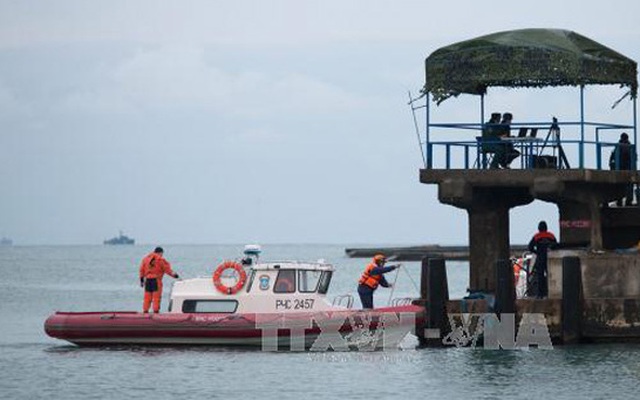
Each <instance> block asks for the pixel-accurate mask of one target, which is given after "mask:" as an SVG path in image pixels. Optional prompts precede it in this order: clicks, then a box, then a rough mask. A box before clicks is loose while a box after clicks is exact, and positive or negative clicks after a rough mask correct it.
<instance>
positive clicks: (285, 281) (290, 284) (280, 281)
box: [273, 269, 296, 293]
mask: <svg viewBox="0 0 640 400" xmlns="http://www.w3.org/2000/svg"><path fill="white" fill-rule="evenodd" d="M273 291H274V292H275V293H293V292H295V291H296V270H295V269H281V270H280V271H279V272H278V278H276V284H275V285H274V287H273Z"/></svg>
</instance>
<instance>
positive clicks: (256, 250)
mask: <svg viewBox="0 0 640 400" xmlns="http://www.w3.org/2000/svg"><path fill="white" fill-rule="evenodd" d="M260 253H262V248H261V247H260V245H259V244H248V245H246V246H244V254H245V255H246V256H256V257H257V256H259V255H260Z"/></svg>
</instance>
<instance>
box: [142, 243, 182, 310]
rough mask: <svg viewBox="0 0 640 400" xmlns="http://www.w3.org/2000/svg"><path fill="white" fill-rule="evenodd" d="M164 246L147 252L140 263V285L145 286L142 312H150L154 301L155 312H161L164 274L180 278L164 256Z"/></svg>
mask: <svg viewBox="0 0 640 400" xmlns="http://www.w3.org/2000/svg"><path fill="white" fill-rule="evenodd" d="M163 254H164V250H163V249H162V247H156V248H155V250H154V251H153V253H149V254H147V256H146V257H145V258H143V259H142V262H141V263H140V287H143V288H144V301H143V302H142V312H144V313H148V312H149V307H150V306H151V303H152V302H153V312H154V313H156V314H157V313H159V312H160V300H161V299H162V277H163V276H164V274H167V275H169V276H172V277H173V278H176V279H178V274H176V273H175V272H173V270H172V269H171V264H169V262H168V261H167V260H165V259H164V257H163V256H162V255H163Z"/></svg>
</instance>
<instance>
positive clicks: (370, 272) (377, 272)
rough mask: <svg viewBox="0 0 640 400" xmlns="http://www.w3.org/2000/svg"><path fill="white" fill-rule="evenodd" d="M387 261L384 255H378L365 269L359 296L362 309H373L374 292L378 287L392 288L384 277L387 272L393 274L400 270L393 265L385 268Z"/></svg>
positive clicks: (361, 278) (360, 283)
mask: <svg viewBox="0 0 640 400" xmlns="http://www.w3.org/2000/svg"><path fill="white" fill-rule="evenodd" d="M386 262H387V259H386V257H385V256H384V255H382V254H377V255H376V256H375V257H373V260H372V261H371V263H370V264H369V265H367V268H365V270H364V273H363V274H362V277H360V280H359V281H358V294H359V295H360V302H361V303H362V308H364V309H370V308H373V292H374V291H375V290H376V289H377V288H378V285H380V286H382V287H386V288H388V287H391V286H392V285H391V284H390V283H389V282H387V280H386V279H384V275H383V274H386V273H387V272H391V271H393V270H394V269H396V268H398V266H397V265H391V266H388V267H385V266H384V264H385V263H386Z"/></svg>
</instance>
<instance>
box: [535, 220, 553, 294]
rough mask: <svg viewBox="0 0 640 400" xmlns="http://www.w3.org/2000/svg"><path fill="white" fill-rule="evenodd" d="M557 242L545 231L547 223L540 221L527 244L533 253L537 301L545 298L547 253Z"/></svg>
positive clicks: (547, 290)
mask: <svg viewBox="0 0 640 400" xmlns="http://www.w3.org/2000/svg"><path fill="white" fill-rule="evenodd" d="M557 244H558V241H557V240H556V237H555V236H554V235H553V233H551V232H549V231H547V223H546V222H545V221H540V223H539V224H538V233H536V234H535V235H534V236H533V238H532V239H531V241H530V242H529V251H531V252H533V253H535V255H536V263H535V265H534V269H535V271H536V275H535V276H536V282H537V286H538V287H537V291H536V297H537V298H539V299H542V298H545V297H547V295H548V293H549V288H548V285H547V251H548V250H549V249H550V248H551V249H552V248H554V247H556V246H557Z"/></svg>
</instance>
